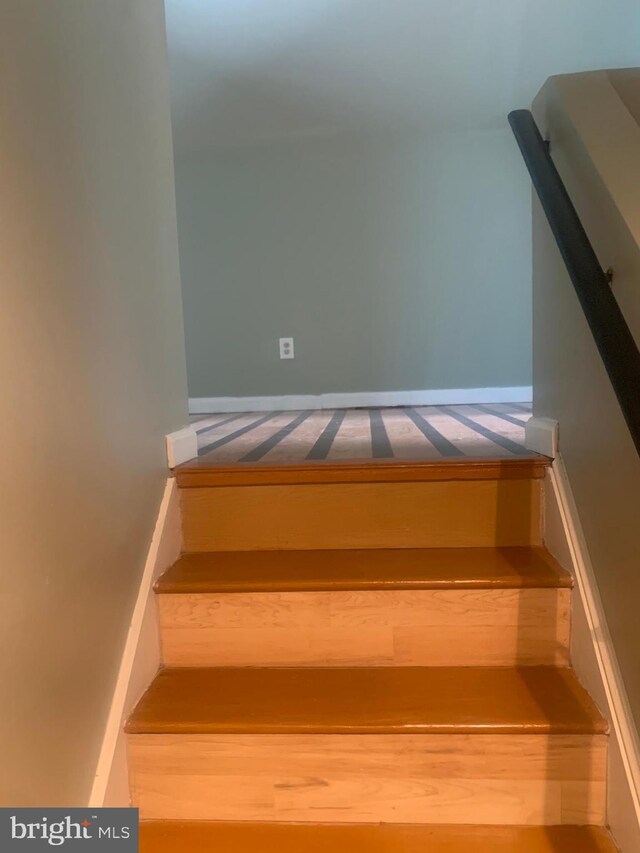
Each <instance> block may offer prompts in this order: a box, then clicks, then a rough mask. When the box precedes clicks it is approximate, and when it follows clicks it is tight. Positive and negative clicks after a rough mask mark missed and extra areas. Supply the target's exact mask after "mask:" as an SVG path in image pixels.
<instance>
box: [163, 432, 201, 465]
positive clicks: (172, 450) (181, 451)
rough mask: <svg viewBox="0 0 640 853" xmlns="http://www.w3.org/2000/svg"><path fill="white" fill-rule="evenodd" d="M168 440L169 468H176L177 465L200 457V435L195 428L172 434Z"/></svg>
mask: <svg viewBox="0 0 640 853" xmlns="http://www.w3.org/2000/svg"><path fill="white" fill-rule="evenodd" d="M166 439H167V462H168V463H169V468H175V467H176V465H180V464H181V463H182V462H188V461H189V460H190V459H195V457H196V456H197V455H198V434H197V433H196V430H195V427H193V426H186V427H184V428H183V429H179V430H176V432H170V433H169V435H168V436H166Z"/></svg>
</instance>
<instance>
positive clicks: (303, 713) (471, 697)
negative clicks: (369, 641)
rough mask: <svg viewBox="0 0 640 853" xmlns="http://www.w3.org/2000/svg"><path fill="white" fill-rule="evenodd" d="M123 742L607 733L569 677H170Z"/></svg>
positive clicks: (342, 672) (331, 673)
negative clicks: (135, 737) (144, 737)
mask: <svg viewBox="0 0 640 853" xmlns="http://www.w3.org/2000/svg"><path fill="white" fill-rule="evenodd" d="M126 731H127V732H128V733H130V734H143V733H144V734H152V733H153V734H171V733H173V734H181V733H182V734H194V733H209V734H222V733H225V734H301V733H305V734H314V733H317V734H465V733H478V734H482V733H485V734H593V733H605V732H606V731H607V723H606V721H605V720H604V719H603V717H602V716H601V715H600V713H599V711H598V709H597V708H596V706H595V705H594V703H593V702H592V700H591V699H590V697H589V695H588V694H587V692H586V691H585V690H584V688H583V687H582V686H581V685H580V684H579V682H578V680H577V679H576V677H575V675H574V673H573V672H572V671H571V670H570V669H563V668H555V667H545V666H540V667H538V666H534V667H522V668H510V667H322V668H258V667H256V668H251V667H241V668H234V667H221V668H197V667H194V668H189V667H185V668H171V669H165V670H162V671H160V672H159V673H158V675H157V676H156V678H155V679H154V681H153V682H152V684H151V686H150V687H149V689H148V690H147V692H146V693H145V695H144V696H143V697H142V699H141V700H140V702H139V703H138V705H137V707H136V708H135V709H134V711H133V714H132V715H131V717H130V719H129V721H128V723H127V726H126Z"/></svg>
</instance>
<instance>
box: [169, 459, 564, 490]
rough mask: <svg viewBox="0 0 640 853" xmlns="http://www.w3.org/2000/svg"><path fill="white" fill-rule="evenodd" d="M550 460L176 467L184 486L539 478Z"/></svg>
mask: <svg viewBox="0 0 640 853" xmlns="http://www.w3.org/2000/svg"><path fill="white" fill-rule="evenodd" d="M550 464H551V460H550V459H548V458H547V457H546V456H541V455H540V454H538V453H533V452H532V453H531V454H530V455H523V456H517V457H514V458H513V459H508V458H507V459H487V458H482V459H445V460H442V459H437V460H433V459H430V460H420V461H411V460H400V459H367V460H366V461H363V460H348V459H345V460H340V461H336V460H331V459H328V460H324V461H317V460H315V461H309V462H300V463H295V464H288V465H287V464H284V465H283V464H279V463H268V462H261V463H258V464H255V463H254V464H251V463H246V462H245V463H242V462H241V463H235V464H230V465H229V464H227V465H216V464H215V463H212V462H211V461H209V460H207V457H206V456H199V457H197V458H196V459H191V460H190V461H188V462H183V463H182V464H181V465H178V466H177V467H176V468H175V469H174V474H175V477H176V481H177V483H178V486H180V488H190V487H198V486H231V485H236V486H238V485H244V486H249V485H276V484H285V483H381V482H382V483H399V482H412V481H414V482H415V481H425V480H485V479H492V480H494V479H500V480H501V479H529V478H533V479H540V478H542V477H544V475H545V471H546V469H547V468H548V466H549V465H550Z"/></svg>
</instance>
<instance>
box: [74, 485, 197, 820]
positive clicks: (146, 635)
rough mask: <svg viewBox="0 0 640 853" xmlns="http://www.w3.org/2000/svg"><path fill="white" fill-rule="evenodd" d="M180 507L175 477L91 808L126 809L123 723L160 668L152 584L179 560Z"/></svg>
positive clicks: (139, 601)
mask: <svg viewBox="0 0 640 853" xmlns="http://www.w3.org/2000/svg"><path fill="white" fill-rule="evenodd" d="M181 544H182V543H181V533H180V508H179V503H178V489H177V487H176V481H175V479H174V478H173V477H170V478H168V479H167V482H166V484H165V489H164V494H163V496H162V501H161V503H160V509H159V512H158V518H157V521H156V525H155V529H154V531H153V536H152V538H151V544H150V546H149V551H148V553H147V558H146V561H145V566H144V571H143V573H142V579H141V581H140V586H139V588H138V595H137V598H136V602H135V605H134V608H133V613H132V616H131V622H130V624H129V631H128V633H127V639H126V643H125V646H124V651H123V654H122V658H121V660H120V668H119V671H118V677H117V680H116V685H115V689H114V691H113V697H112V700H111V707H110V710H109V716H108V717H107V723H106V726H105V730H104V735H103V739H102V746H101V749H100V755H99V757H98V762H97V765H96V771H95V776H94V780H93V786H92V789H91V794H90V796H89V803H88V805H89V806H97V807H101V806H128V805H129V779H128V775H129V774H128V767H127V755H126V739H125V734H124V722H125V720H126V718H127V717H128V716H129V714H130V712H131V710H132V709H133V707H134V705H135V704H136V702H137V701H138V699H139V698H140V696H141V695H142V693H143V691H144V690H145V689H146V688H147V687H148V685H149V684H150V682H151V680H152V679H153V678H154V676H155V675H156V673H157V671H158V668H159V666H160V659H161V655H160V637H159V631H158V621H157V614H156V607H155V601H154V594H153V584H154V581H155V580H156V578H157V577H158V575H160V574H161V572H163V571H164V570H165V569H166V568H168V567H169V566H170V565H171V563H173V562H175V560H176V559H177V558H178V556H179V555H180V550H181Z"/></svg>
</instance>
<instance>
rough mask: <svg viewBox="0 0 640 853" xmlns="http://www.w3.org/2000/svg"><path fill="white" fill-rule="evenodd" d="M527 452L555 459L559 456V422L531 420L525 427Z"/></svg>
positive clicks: (548, 419) (540, 419) (545, 419)
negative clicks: (530, 451)
mask: <svg viewBox="0 0 640 853" xmlns="http://www.w3.org/2000/svg"><path fill="white" fill-rule="evenodd" d="M524 443H525V446H526V448H527V450H533V451H535V452H536V453H542V455H543V456H549V457H550V458H551V459H555V458H556V456H557V455H558V421H554V420H552V419H551V418H535V417H534V418H529V420H528V421H527V423H526V424H525V427H524Z"/></svg>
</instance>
